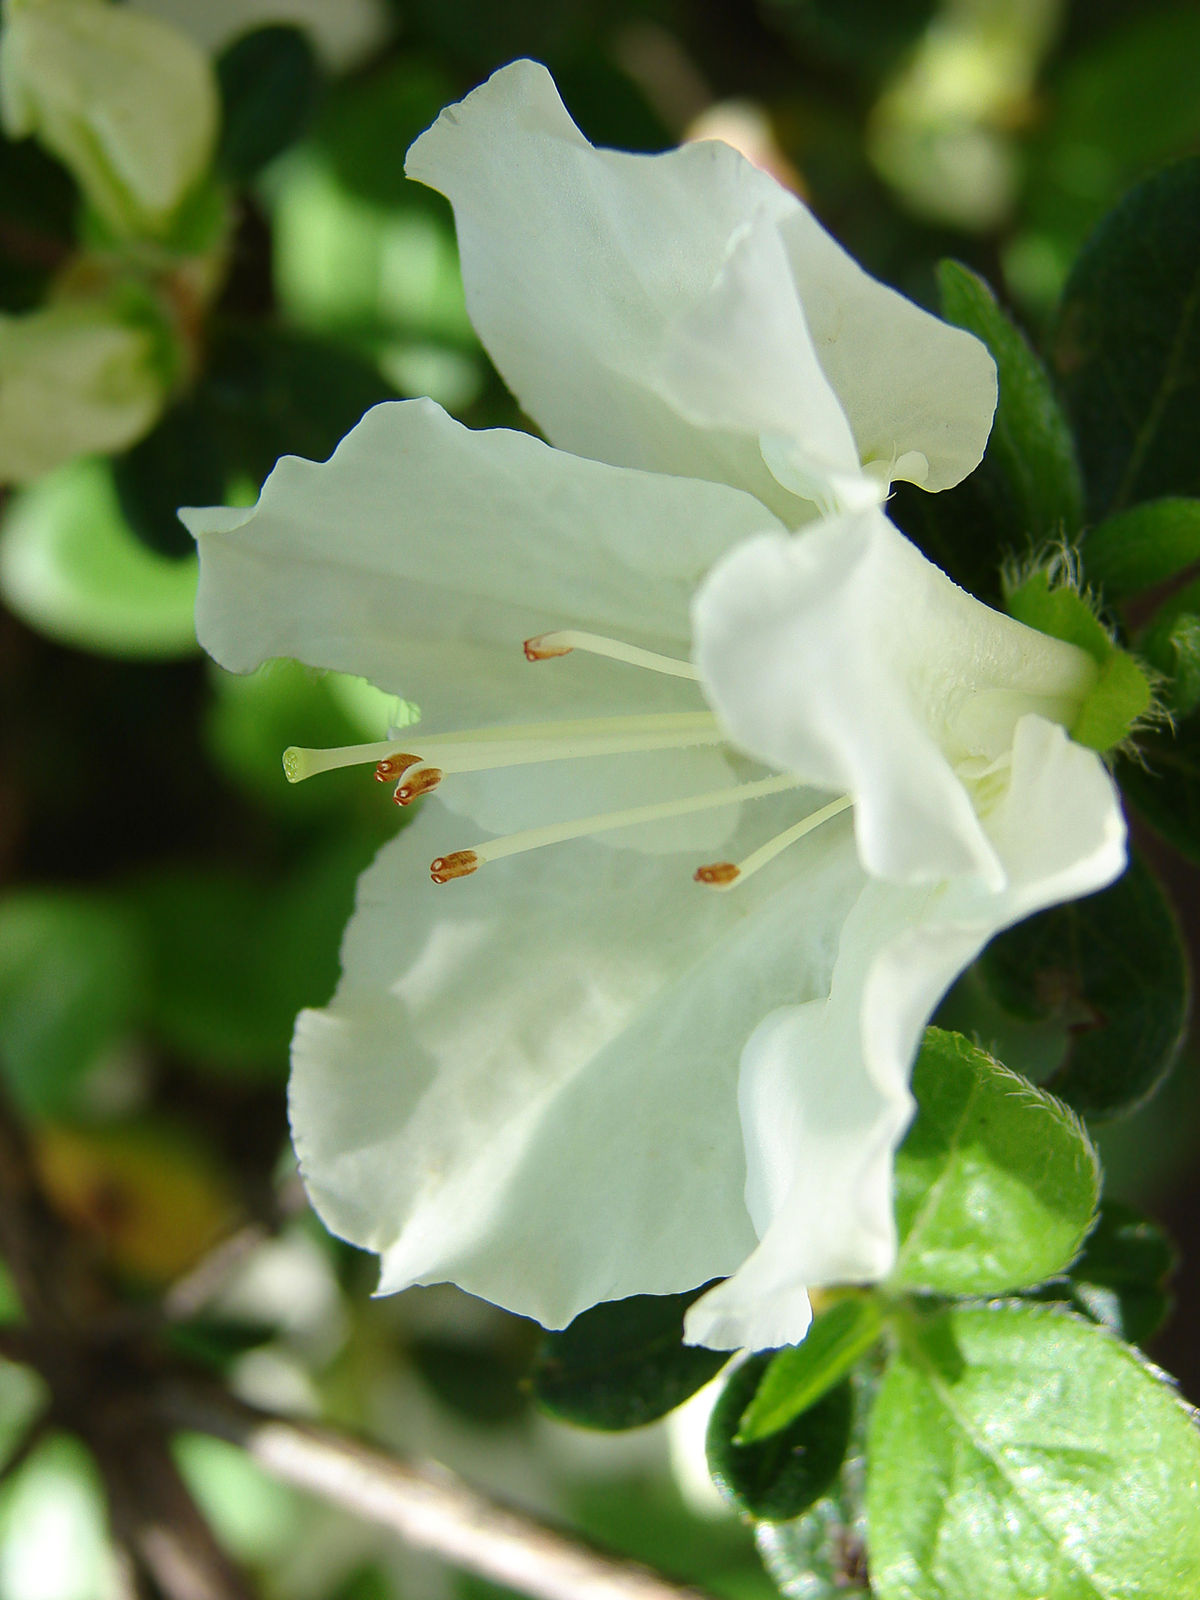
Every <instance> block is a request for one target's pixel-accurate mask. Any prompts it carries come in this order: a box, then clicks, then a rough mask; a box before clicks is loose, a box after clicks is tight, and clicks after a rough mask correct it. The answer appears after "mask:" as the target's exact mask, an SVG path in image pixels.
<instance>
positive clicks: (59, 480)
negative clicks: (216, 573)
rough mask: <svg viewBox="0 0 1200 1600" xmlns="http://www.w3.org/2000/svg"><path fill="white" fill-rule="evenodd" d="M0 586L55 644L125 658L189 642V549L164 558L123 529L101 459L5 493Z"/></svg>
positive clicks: (192, 566) (180, 652)
mask: <svg viewBox="0 0 1200 1600" xmlns="http://www.w3.org/2000/svg"><path fill="white" fill-rule="evenodd" d="M0 593H2V594H3V596H4V599H5V601H6V602H7V604H8V605H9V606H10V608H11V609H12V610H13V611H15V612H16V614H17V615H18V616H19V617H20V618H21V619H22V620H23V621H24V622H27V623H28V624H29V625H30V626H31V627H33V628H36V629H38V631H39V632H41V633H44V634H46V635H47V637H48V638H51V639H54V640H57V641H58V642H59V643H61V644H68V645H74V646H76V647H77V648H79V649H83V650H94V651H98V652H99V653H100V654H102V655H114V656H122V657H127V658H132V659H146V658H163V657H171V656H185V655H194V654H195V653H196V651H197V649H198V646H197V644H196V624H195V606H196V559H195V556H189V557H187V558H186V559H184V560H178V561H176V560H171V559H169V558H168V557H166V556H161V555H158V554H156V553H155V552H154V551H152V550H148V549H146V547H145V546H144V545H142V544H141V543H139V541H138V540H137V539H135V538H134V537H133V534H132V533H131V532H130V529H129V525H128V523H127V522H126V521H125V519H124V517H123V516H122V514H121V509H120V506H119V504H118V501H117V496H116V494H115V492H114V489H113V480H112V473H111V471H110V468H109V466H108V464H107V463H106V462H104V461H98V460H78V461H72V462H70V463H68V465H66V466H65V467H60V468H59V469H58V471H57V472H52V473H50V474H49V475H48V476H47V477H45V478H42V479H41V480H40V481H39V482H37V483H35V484H33V485H31V486H30V487H29V488H28V489H25V490H23V491H22V492H21V493H20V494H17V495H14V496H13V498H12V500H11V502H10V504H9V506H8V508H7V511H6V513H5V517H4V522H3V526H2V529H0Z"/></svg>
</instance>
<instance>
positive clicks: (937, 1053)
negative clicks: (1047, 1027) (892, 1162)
mask: <svg viewBox="0 0 1200 1600" xmlns="http://www.w3.org/2000/svg"><path fill="white" fill-rule="evenodd" d="M913 1093H914V1095H915V1096H916V1099H917V1106H918V1110H917V1115H916V1118H915V1120H914V1122H913V1125H912V1127H911V1128H910V1129H909V1131H908V1135H907V1137H906V1138H905V1140H904V1143H903V1144H902V1145H901V1147H900V1149H899V1150H898V1151H897V1153H896V1170H895V1195H896V1227H897V1231H898V1233H899V1237H900V1248H899V1252H898V1254H897V1258H896V1265H895V1267H894V1268H893V1270H892V1274H891V1278H890V1280H889V1284H890V1286H891V1287H892V1288H904V1289H924V1290H932V1291H934V1292H936V1293H939V1294H973V1295H979V1294H997V1293H1001V1292H1003V1291H1005V1290H1009V1289H1017V1288H1023V1287H1025V1286H1026V1285H1027V1284H1034V1283H1040V1282H1043V1281H1044V1280H1045V1279H1047V1278H1050V1277H1053V1276H1054V1275H1055V1274H1056V1273H1059V1272H1061V1271H1063V1269H1064V1268H1066V1267H1067V1266H1069V1265H1070V1263H1071V1262H1072V1261H1073V1260H1074V1259H1075V1256H1076V1255H1077V1254H1078V1252H1079V1248H1080V1246H1081V1244H1082V1243H1083V1240H1084V1238H1085V1236H1086V1235H1087V1232H1088V1229H1089V1228H1090V1227H1091V1225H1092V1222H1093V1220H1094V1218H1095V1215H1096V1206H1097V1203H1098V1201H1099V1194H1100V1169H1099V1163H1098V1161H1097V1157H1096V1152H1095V1150H1094V1149H1093V1147H1092V1144H1091V1141H1090V1140H1089V1139H1088V1137H1087V1135H1086V1133H1085V1132H1084V1130H1083V1128H1082V1126H1081V1125H1080V1123H1079V1119H1078V1118H1077V1117H1076V1116H1075V1115H1074V1114H1073V1113H1072V1112H1071V1111H1070V1110H1069V1109H1068V1108H1067V1107H1066V1106H1064V1105H1063V1104H1062V1103H1061V1102H1060V1101H1058V1100H1056V1099H1055V1098H1054V1097H1053V1096H1052V1095H1049V1094H1046V1093H1045V1091H1044V1090H1041V1089H1038V1088H1035V1087H1034V1085H1033V1084H1031V1083H1028V1082H1026V1081H1025V1079H1023V1078H1020V1077H1018V1076H1017V1074H1016V1073H1014V1072H1010V1071H1009V1070H1008V1068H1007V1067H1003V1066H1001V1065H1000V1063H999V1062H998V1061H995V1060H993V1059H992V1057H991V1056H989V1055H988V1054H987V1052H986V1051H985V1050H981V1049H980V1048H979V1046H978V1045H974V1044H971V1043H970V1041H969V1040H967V1039H964V1038H963V1037H962V1035H961V1034H956V1033H945V1032H943V1031H942V1030H941V1029H940V1028H928V1029H926V1033H925V1042H924V1044H923V1045H922V1047H921V1053H920V1055H919V1056H918V1057H917V1063H916V1066H915V1068H914V1069H913Z"/></svg>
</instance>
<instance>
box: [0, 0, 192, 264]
mask: <svg viewBox="0 0 1200 1600" xmlns="http://www.w3.org/2000/svg"><path fill="white" fill-rule="evenodd" d="M2 16H3V28H2V30H0V124H2V125H3V128H4V131H5V133H6V134H7V135H8V136H9V137H10V138H14V139H19V138H24V137H25V136H26V135H29V134H33V135H36V137H37V138H38V139H39V140H40V141H41V143H42V144H44V145H45V147H46V149H47V150H49V151H51V152H52V153H53V154H54V155H56V156H57V157H58V159H59V160H60V161H61V162H63V164H64V165H65V166H66V167H68V168H69V169H70V171H71V173H72V174H73V176H74V177H75V179H76V180H77V182H78V183H79V185H80V187H81V189H82V190H83V192H84V194H85V195H86V196H87V198H88V200H89V202H90V203H91V204H92V205H93V206H94V207H95V208H96V210H97V211H98V212H99V213H100V215H101V216H102V217H103V218H104V219H105V221H106V222H107V223H108V225H109V227H111V228H113V229H114V230H115V231H116V232H117V233H118V234H121V235H125V234H142V233H145V234H151V235H155V234H160V233H162V232H164V231H166V230H167V228H168V227H169V226H170V223H171V221H172V219H173V218H174V216H175V214H176V212H177V210H178V208H179V206H180V205H181V204H182V202H183V200H184V199H185V197H186V196H187V194H188V191H189V190H190V189H192V187H193V186H194V185H195V184H197V183H198V182H199V180H200V179H201V178H202V177H203V175H204V173H205V171H206V170H207V168H208V166H209V163H210V162H211V161H212V157H213V151H214V148H215V146H216V139H217V125H218V121H219V110H220V108H219V95H218V92H217V81H216V76H215V74H214V72H213V69H212V66H211V65H210V63H209V61H208V60H207V59H206V57H205V56H204V54H203V53H202V52H201V51H200V50H199V49H198V48H197V47H196V46H195V45H194V44H193V43H192V41H191V40H190V39H188V38H186V37H185V36H184V35H183V34H181V33H178V32H176V30H175V29H174V28H170V27H167V26H166V25H165V24H164V23H161V22H158V21H156V20H155V19H154V18H153V17H144V16H138V15H136V14H135V13H134V11H133V10H132V8H130V7H128V6H124V5H113V4H110V3H109V0H3V13H2Z"/></svg>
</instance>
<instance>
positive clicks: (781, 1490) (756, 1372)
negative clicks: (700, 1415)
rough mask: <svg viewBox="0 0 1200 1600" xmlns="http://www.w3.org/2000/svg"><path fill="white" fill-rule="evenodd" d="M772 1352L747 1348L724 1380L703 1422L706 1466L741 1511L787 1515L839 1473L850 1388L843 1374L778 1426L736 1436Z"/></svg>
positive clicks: (776, 1517)
mask: <svg viewBox="0 0 1200 1600" xmlns="http://www.w3.org/2000/svg"><path fill="white" fill-rule="evenodd" d="M771 1359H772V1357H771V1354H770V1353H769V1352H768V1353H764V1354H762V1355H756V1356H751V1357H750V1358H749V1359H748V1360H747V1361H744V1362H743V1363H742V1365H741V1366H740V1367H738V1368H737V1369H736V1370H735V1371H734V1373H733V1374H732V1376H731V1377H730V1379H729V1382H728V1383H727V1384H726V1385H725V1388H724V1390H723V1392H722V1394H721V1398H720V1399H719V1400H718V1401H717V1403H716V1405H715V1406H714V1407H713V1413H712V1417H711V1419H710V1421H709V1425H708V1468H709V1471H710V1472H711V1473H712V1475H713V1480H714V1481H715V1483H716V1485H717V1487H718V1488H719V1489H720V1490H721V1491H722V1492H723V1493H724V1494H725V1495H726V1496H727V1497H728V1498H729V1499H730V1500H731V1501H732V1502H733V1503H734V1505H735V1506H737V1508H738V1510H739V1511H744V1512H747V1513H748V1514H749V1515H750V1516H752V1517H757V1518H762V1519H765V1520H767V1521H771V1522H785V1521H788V1520H790V1519H791V1518H792V1517H798V1516H799V1515H800V1514H801V1512H803V1511H806V1510H807V1509H808V1507H809V1506H811V1505H812V1504H813V1503H814V1502H815V1501H816V1500H819V1499H820V1497H821V1496H822V1495H823V1494H824V1493H825V1492H826V1490H827V1489H829V1488H830V1487H831V1486H832V1484H833V1483H834V1481H835V1479H836V1478H837V1474H838V1470H839V1468H840V1467H841V1465H842V1462H843V1460H844V1459H845V1456H846V1450H847V1447H848V1445H849V1443H850V1431H851V1427H852V1425H853V1421H854V1391H853V1388H852V1386H851V1384H850V1382H849V1381H848V1380H846V1381H843V1382H842V1383H840V1384H838V1385H837V1387H836V1388H833V1389H830V1390H829V1391H828V1392H827V1393H826V1394H825V1395H824V1396H823V1397H822V1398H821V1399H820V1400H818V1401H817V1403H816V1404H815V1405H813V1406H810V1407H809V1409H808V1410H807V1411H805V1412H804V1413H803V1415H802V1416H799V1417H796V1418H795V1419H794V1420H793V1421H792V1422H791V1423H790V1424H789V1425H788V1426H787V1427H786V1428H784V1429H783V1430H782V1431H780V1432H778V1433H773V1434H772V1435H771V1437H770V1438H769V1439H762V1440H759V1441H758V1442H757V1443H754V1444H741V1443H739V1442H738V1438H737V1435H738V1429H739V1425H740V1420H741V1417H742V1416H743V1414H744V1413H745V1411H746V1408H747V1406H748V1405H749V1404H750V1403H751V1399H752V1397H753V1395H754V1393H755V1391H756V1390H757V1388H758V1385H759V1383H760V1382H761V1381H762V1378H763V1375H764V1373H765V1372H766V1370H767V1368H768V1366H769V1365H770V1363H771Z"/></svg>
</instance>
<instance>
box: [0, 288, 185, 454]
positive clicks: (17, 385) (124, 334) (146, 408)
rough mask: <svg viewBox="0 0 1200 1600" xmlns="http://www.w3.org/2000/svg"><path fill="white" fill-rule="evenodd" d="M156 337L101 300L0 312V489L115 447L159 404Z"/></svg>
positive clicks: (146, 422) (142, 429)
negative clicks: (15, 313)
mask: <svg viewBox="0 0 1200 1600" xmlns="http://www.w3.org/2000/svg"><path fill="white" fill-rule="evenodd" d="M161 345H162V339H161V335H158V334H156V331H155V329H154V328H153V326H148V325H147V323H146V321H145V319H143V320H142V321H141V322H136V321H131V320H129V319H128V318H127V317H125V316H123V315H122V314H121V311H120V308H119V307H118V306H117V305H116V304H115V303H112V304H110V303H109V302H107V301H106V300H104V299H98V300H94V301H93V300H83V299H81V300H70V299H64V300H62V301H57V302H52V303H51V304H49V305H47V306H43V307H42V308H41V309H40V310H37V311H28V312H25V313H23V314H22V315H19V316H8V315H5V314H4V313H0V483H29V482H31V481H32V480H33V479H34V478H38V477H40V476H41V475H42V474H43V473H45V472H49V471H50V469H51V468H52V467H56V466H58V465H60V463H62V462H64V461H68V460H70V459H71V457H72V456H76V455H90V454H93V453H100V452H107V451H112V450H123V449H125V448H126V447H127V446H128V445H131V444H133V443H134V442H135V440H137V439H140V438H141V437H142V435H143V434H145V433H147V432H148V431H149V429H150V428H151V427H152V425H153V424H154V422H155V421H157V419H158V416H159V414H160V413H161V411H162V409H163V406H164V405H165V404H166V398H167V393H168V389H169V377H168V374H166V373H165V372H164V371H163V365H164V363H163V354H162V349H161Z"/></svg>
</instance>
